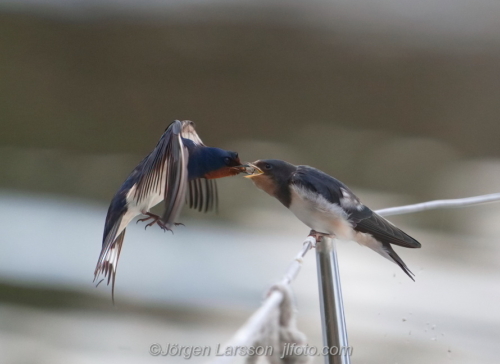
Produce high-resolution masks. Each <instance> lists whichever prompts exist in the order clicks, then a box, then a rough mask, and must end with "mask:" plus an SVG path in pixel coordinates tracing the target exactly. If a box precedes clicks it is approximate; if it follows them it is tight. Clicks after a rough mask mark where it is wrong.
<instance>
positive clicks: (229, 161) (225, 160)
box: [224, 157, 231, 165]
mask: <svg viewBox="0 0 500 364" xmlns="http://www.w3.org/2000/svg"><path fill="white" fill-rule="evenodd" d="M224 163H226V165H230V164H231V158H229V157H226V158H224Z"/></svg>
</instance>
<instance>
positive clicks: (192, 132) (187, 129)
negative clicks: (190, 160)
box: [181, 120, 205, 147]
mask: <svg viewBox="0 0 500 364" xmlns="http://www.w3.org/2000/svg"><path fill="white" fill-rule="evenodd" d="M181 123H182V132H181V135H182V137H183V138H186V139H190V140H191V141H192V142H193V143H194V144H196V145H200V146H203V147H204V146H205V144H203V142H202V141H201V138H200V137H199V136H198V133H197V132H196V124H195V123H194V121H191V120H183V121H182V122H181Z"/></svg>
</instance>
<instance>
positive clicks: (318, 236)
mask: <svg viewBox="0 0 500 364" xmlns="http://www.w3.org/2000/svg"><path fill="white" fill-rule="evenodd" d="M309 236H312V237H313V238H314V239H316V242H317V243H319V242H320V241H321V240H323V236H326V237H331V236H332V235H330V234H325V233H319V232H317V231H316V230H311V232H310V233H309ZM315 247H316V244H315V245H314V246H313V248H315Z"/></svg>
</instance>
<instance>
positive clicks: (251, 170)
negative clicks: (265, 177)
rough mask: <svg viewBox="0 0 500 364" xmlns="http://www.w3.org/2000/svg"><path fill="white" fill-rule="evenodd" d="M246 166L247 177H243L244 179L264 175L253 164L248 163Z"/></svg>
mask: <svg viewBox="0 0 500 364" xmlns="http://www.w3.org/2000/svg"><path fill="white" fill-rule="evenodd" d="M247 166H248V167H246V172H247V175H246V176H243V177H245V178H252V177H256V176H260V175H261V174H263V173H264V172H262V169H260V168H259V167H257V166H256V165H255V164H252V163H248V164H247Z"/></svg>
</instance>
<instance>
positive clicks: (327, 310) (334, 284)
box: [316, 237, 351, 364]
mask: <svg viewBox="0 0 500 364" xmlns="http://www.w3.org/2000/svg"><path fill="white" fill-rule="evenodd" d="M316 262H317V266H318V283H319V294H320V305H321V323H322V327H323V344H324V346H325V347H328V348H329V349H328V355H325V363H326V364H350V363H351V358H350V356H349V353H350V349H349V343H348V341H347V328H346V324H345V315H344V304H343V301H342V289H341V287H340V276H339V269H338V262H337V253H336V251H335V243H334V241H333V240H332V239H331V238H329V237H322V239H321V241H318V242H317V243H316Z"/></svg>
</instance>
